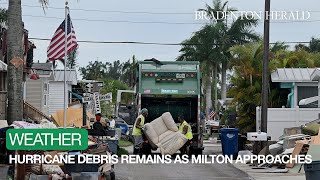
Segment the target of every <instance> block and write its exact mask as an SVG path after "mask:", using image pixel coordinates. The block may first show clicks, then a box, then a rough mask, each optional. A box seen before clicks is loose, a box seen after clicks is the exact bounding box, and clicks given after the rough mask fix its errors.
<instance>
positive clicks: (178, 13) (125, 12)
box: [0, 3, 194, 15]
mask: <svg viewBox="0 0 320 180" xmlns="http://www.w3.org/2000/svg"><path fill="white" fill-rule="evenodd" d="M0 4H6V5H7V4H8V3H0ZM22 6H23V7H31V8H39V7H40V8H42V7H41V6H40V5H39V6H34V5H26V4H23V5H22ZM47 8H48V9H57V10H64V8H60V7H47ZM71 10H72V11H87V12H104V13H123V14H168V15H170V14H171V15H172V14H175V15H190V14H194V13H190V12H150V11H120V10H101V9H79V8H72V9H71Z"/></svg>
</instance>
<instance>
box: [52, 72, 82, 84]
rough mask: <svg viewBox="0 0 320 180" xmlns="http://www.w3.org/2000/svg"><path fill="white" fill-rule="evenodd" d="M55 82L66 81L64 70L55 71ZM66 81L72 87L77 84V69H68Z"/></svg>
mask: <svg viewBox="0 0 320 180" xmlns="http://www.w3.org/2000/svg"><path fill="white" fill-rule="evenodd" d="M53 77H54V79H53V80H54V81H64V70H63V69H55V70H54V71H53ZM66 81H67V82H68V83H70V84H72V85H76V84H77V72H76V70H75V69H67V70H66Z"/></svg>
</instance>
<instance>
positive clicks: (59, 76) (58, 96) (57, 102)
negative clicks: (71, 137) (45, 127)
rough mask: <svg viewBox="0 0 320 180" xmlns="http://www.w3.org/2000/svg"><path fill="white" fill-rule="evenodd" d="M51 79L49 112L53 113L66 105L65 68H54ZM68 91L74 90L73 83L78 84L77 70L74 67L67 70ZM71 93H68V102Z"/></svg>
mask: <svg viewBox="0 0 320 180" xmlns="http://www.w3.org/2000/svg"><path fill="white" fill-rule="evenodd" d="M51 77H52V78H51V79H50V80H49V88H48V90H49V94H48V95H49V96H48V106H49V109H48V114H53V113H55V112H56V111H57V110H61V109H63V107H64V95H63V92H64V91H63V89H64V70H54V72H53V73H52V76H51ZM66 82H67V91H68V92H69V91H72V85H76V84H77V72H76V70H74V69H68V70H66ZM70 102H71V95H70V93H68V103H70Z"/></svg>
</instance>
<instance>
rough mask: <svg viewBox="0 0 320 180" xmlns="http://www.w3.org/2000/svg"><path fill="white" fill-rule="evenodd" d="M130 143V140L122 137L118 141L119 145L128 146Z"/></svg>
mask: <svg viewBox="0 0 320 180" xmlns="http://www.w3.org/2000/svg"><path fill="white" fill-rule="evenodd" d="M131 145H132V142H130V141H126V140H123V139H120V141H119V147H128V146H131Z"/></svg>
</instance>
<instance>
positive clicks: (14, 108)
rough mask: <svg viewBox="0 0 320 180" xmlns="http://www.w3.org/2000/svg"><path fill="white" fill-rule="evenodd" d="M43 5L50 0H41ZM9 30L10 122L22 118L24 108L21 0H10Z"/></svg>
mask: <svg viewBox="0 0 320 180" xmlns="http://www.w3.org/2000/svg"><path fill="white" fill-rule="evenodd" d="M39 2H40V3H41V4H42V5H43V7H45V6H46V5H47V4H48V0H40V1H39ZM7 17H8V31H7V63H8V74H7V75H8V76H7V77H8V89H10V91H8V111H7V112H8V123H9V124H11V123H12V122H13V121H15V120H21V119H22V117H23V108H22V100H23V97H22V94H23V88H22V81H23V69H24V66H23V64H24V62H23V43H22V37H23V23H22V10H21V0H9V6H8V14H7Z"/></svg>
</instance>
